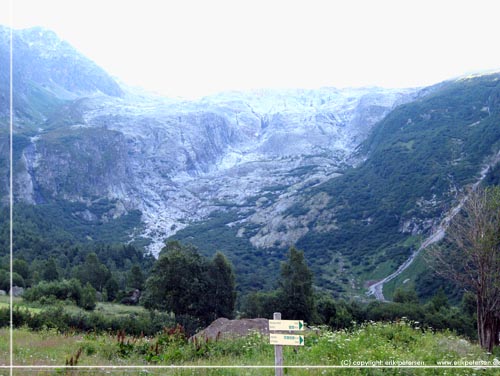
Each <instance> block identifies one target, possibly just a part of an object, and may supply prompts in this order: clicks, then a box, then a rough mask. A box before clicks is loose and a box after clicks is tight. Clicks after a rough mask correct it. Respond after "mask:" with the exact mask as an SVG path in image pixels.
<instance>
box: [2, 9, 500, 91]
mask: <svg viewBox="0 0 500 376" xmlns="http://www.w3.org/2000/svg"><path fill="white" fill-rule="evenodd" d="M0 4H1V8H0V23H1V24H4V25H8V24H9V17H8V15H9V7H12V14H13V21H12V23H13V26H14V28H25V27H31V26H43V27H46V28H49V29H52V30H53V31H55V32H56V33H57V34H58V35H59V36H60V37H61V38H63V39H65V40H67V41H68V42H69V43H71V44H72V45H73V46H74V47H76V48H77V49H78V50H80V51H81V52H82V53H83V54H85V55H86V56H88V57H89V58H91V59H92V60H94V61H95V62H96V63H97V64H98V65H100V66H102V67H103V68H104V69H105V70H107V71H108V72H109V73H110V74H111V75H113V76H116V77H118V78H120V79H121V80H123V81H124V82H126V83H128V84H131V85H136V86H142V87H144V88H146V89H149V90H154V91H157V92H160V93H163V94H166V95H170V96H188V97H193V96H198V95H206V94H209V93H212V92H217V91H223V90H231V89H237V90H241V89H252V88H269V87H271V88H272V87H276V88H283V87H303V88H316V87H321V86H336V87H345V86H366V85H370V86H371V85H378V86H385V87H407V86H423V85H428V84H433V83H436V82H439V81H442V80H445V79H448V78H452V77H455V76H458V75H463V74H465V73H470V72H475V71H482V70H491V69H494V70H499V69H500V48H499V47H498V37H499V36H500V21H499V12H498V8H499V6H498V5H497V4H500V2H498V1H495V0H491V1H489V0H474V1H442V0H432V1H426V0H418V1H417V0H414V1H405V0H396V1H389V0H366V1H361V0H345V1H335V0H330V1H326V0H325V1H320V0H303V1H293V0H288V1H286V0H283V1H278V0H263V1H260V0H249V1H246V0H245V1H243V0H242V1H238V0H204V1H195V0H179V1H174V0H0Z"/></svg>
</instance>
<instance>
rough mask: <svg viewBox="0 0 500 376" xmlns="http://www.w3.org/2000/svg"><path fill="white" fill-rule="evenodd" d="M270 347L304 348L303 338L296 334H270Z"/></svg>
mask: <svg viewBox="0 0 500 376" xmlns="http://www.w3.org/2000/svg"><path fill="white" fill-rule="evenodd" d="M269 341H270V344H271V345H282V346H304V336H301V335H297V334H270V335H269Z"/></svg>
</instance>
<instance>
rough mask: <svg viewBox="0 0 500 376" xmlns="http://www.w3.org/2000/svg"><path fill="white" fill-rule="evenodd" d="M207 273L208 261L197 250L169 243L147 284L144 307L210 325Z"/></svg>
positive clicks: (177, 243)
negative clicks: (195, 318)
mask: <svg viewBox="0 0 500 376" xmlns="http://www.w3.org/2000/svg"><path fill="white" fill-rule="evenodd" d="M206 270H207V269H206V262H204V260H203V259H202V257H201V256H200V254H199V253H198V252H197V250H196V248H194V247H192V246H183V245H181V244H180V243H179V242H177V241H173V242H169V243H168V244H167V245H166V247H165V248H163V250H162V251H161V252H160V256H159V258H158V260H157V261H156V263H155V264H154V266H153V270H152V272H151V276H150V277H149V278H148V279H147V281H146V288H145V292H144V296H143V299H142V301H143V303H144V306H145V307H146V308H148V309H161V310H166V311H170V312H173V313H175V314H176V315H188V316H193V317H197V318H201V319H202V320H203V321H204V323H206V322H208V321H209V317H208V316H209V312H207V299H206V298H207V293H208V284H207V281H206V278H205V276H206Z"/></svg>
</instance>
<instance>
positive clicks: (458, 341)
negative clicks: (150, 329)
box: [0, 320, 500, 375]
mask: <svg viewBox="0 0 500 376" xmlns="http://www.w3.org/2000/svg"><path fill="white" fill-rule="evenodd" d="M309 329H310V330H308V331H307V332H306V334H305V346H301V347H289V346H285V347H284V365H285V366H292V367H294V366H295V367H300V368H287V369H286V370H285V374H287V375H311V374H312V375H400V374H403V375H498V374H499V372H500V368H496V369H495V368H485V367H482V368H481V367H479V368H477V367H476V369H471V368H441V369H436V368H418V369H417V368H379V367H380V365H382V366H383V365H384V364H386V365H395V364H398V362H418V364H420V365H425V366H431V367H435V366H437V365H438V364H439V362H443V361H447V362H453V361H455V362H465V361H476V362H478V361H483V362H484V364H491V365H493V364H495V363H498V358H499V355H498V354H493V355H491V354H486V353H485V352H484V351H483V350H481V349H480V348H479V347H478V346H477V345H475V344H471V343H470V342H469V341H467V340H465V339H463V338H460V337H458V336H456V335H454V334H452V333H450V332H447V331H445V332H433V331H431V330H423V329H422V328H420V327H419V323H417V322H409V321H407V320H401V321H399V322H397V323H373V322H372V323H366V324H363V325H356V326H355V327H354V328H353V329H351V330H340V331H330V330H328V329H326V328H309ZM8 337H9V333H8V330H7V329H5V328H4V329H1V330H0V338H2V339H3V338H8ZM13 338H14V351H13V357H14V364H15V365H23V366H50V367H54V368H50V369H45V370H40V369H38V370H35V369H32V370H28V369H20V370H18V371H17V372H14V374H16V375H28V374H37V375H51V374H59V375H76V374H78V375H79V374H85V375H101V374H102V375H105V374H113V375H117V374H118V375H122V374H123V375H130V374H139V375H164V374H168V375H194V374H196V375H198V374H199V375H273V374H274V370H273V369H272V368H257V369H256V368H222V367H229V366H230V367H234V366H264V367H266V366H269V367H272V366H273V365H274V348H273V346H271V345H269V339H268V337H267V336H262V335H260V334H258V333H253V334H251V335H249V336H247V337H244V338H239V339H232V340H219V341H208V342H206V341H200V342H197V343H193V342H189V341H188V340H187V339H186V338H185V336H183V334H182V333H181V332H179V331H175V330H170V331H167V330H165V331H164V332H163V333H162V334H158V335H156V336H154V337H143V336H138V337H133V336H128V335H126V334H125V335H122V334H120V335H118V334H93V333H88V334H82V333H66V334H60V333H57V332H56V331H54V330H41V331H36V332H33V331H30V330H28V329H26V328H20V329H16V330H14V332H13ZM77 354H79V355H77ZM9 355H10V353H9V343H8V341H5V340H2V341H1V342H0V364H1V365H7V364H8V362H9ZM495 356H496V358H495ZM77 358H78V359H77ZM71 359H73V360H71ZM76 359H77V360H76ZM495 359H496V360H495ZM68 362H72V363H73V364H75V363H76V365H77V366H80V367H84V366H131V367H134V366H136V367H139V368H135V369H110V368H106V369H99V368H90V369H88V368H82V369H75V368H73V369H69V368H65V365H66V364H67V363H68ZM361 362H365V363H364V364H368V365H370V366H372V367H370V368H360V367H359V366H360V365H361V364H362V363H361ZM413 364H415V363H413ZM171 365H175V366H182V367H187V368H176V369H171V368H169V367H170V366H171ZM345 365H350V366H351V367H352V368H328V366H330V367H335V366H345ZM61 366H62V367H61ZM162 366H163V367H166V368H163V369H158V368H153V367H162ZM308 366H309V367H308ZM373 366H377V368H375V367H373ZM148 367H151V368H148ZM189 367H201V368H189ZM206 367H215V368H206ZM315 367H318V368H315ZM3 371H4V372H7V371H6V370H3ZM1 373H2V370H0V374H1Z"/></svg>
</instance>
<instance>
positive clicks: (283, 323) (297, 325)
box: [269, 320, 304, 331]
mask: <svg viewBox="0 0 500 376" xmlns="http://www.w3.org/2000/svg"><path fill="white" fill-rule="evenodd" d="M269 330H293V331H295V330H304V321H302V320H269Z"/></svg>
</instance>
